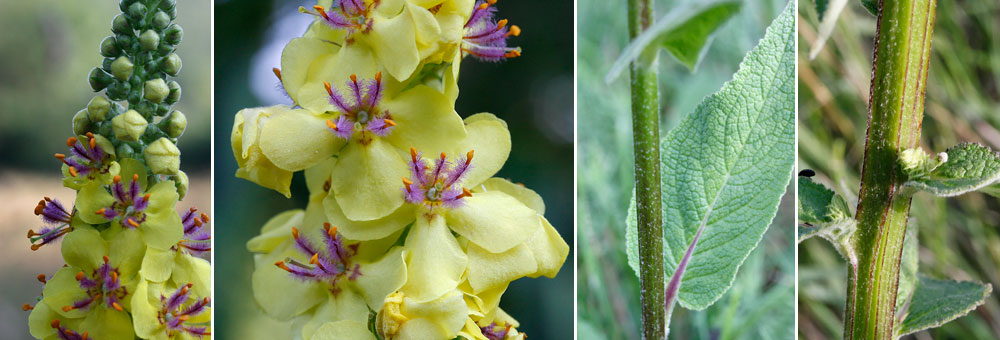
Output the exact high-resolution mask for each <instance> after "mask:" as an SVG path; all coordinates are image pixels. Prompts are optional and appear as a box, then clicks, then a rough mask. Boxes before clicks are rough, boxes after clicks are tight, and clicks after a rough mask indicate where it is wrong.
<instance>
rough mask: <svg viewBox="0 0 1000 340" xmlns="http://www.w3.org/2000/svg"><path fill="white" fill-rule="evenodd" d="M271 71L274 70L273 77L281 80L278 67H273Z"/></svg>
mask: <svg viewBox="0 0 1000 340" xmlns="http://www.w3.org/2000/svg"><path fill="white" fill-rule="evenodd" d="M271 71H272V72H274V76H275V77H278V80H281V69H278V68H277V67H275V68H272V69H271Z"/></svg>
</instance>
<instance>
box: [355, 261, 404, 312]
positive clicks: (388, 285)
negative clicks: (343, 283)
mask: <svg viewBox="0 0 1000 340" xmlns="http://www.w3.org/2000/svg"><path fill="white" fill-rule="evenodd" d="M405 259H406V252H405V251H403V248H402V247H395V248H393V249H392V250H391V251H389V253H388V254H385V257H383V258H381V259H379V260H378V261H376V262H373V263H362V264H361V276H359V277H358V278H357V280H356V281H355V282H357V285H358V287H360V288H361V289H360V291H361V292H362V294H363V295H364V296H365V300H366V301H367V303H368V305H369V306H381V305H382V302H383V301H385V297H386V296H387V295H389V294H391V293H392V292H395V291H396V290H398V289H399V288H400V287H402V286H403V284H404V283H406V262H405Z"/></svg>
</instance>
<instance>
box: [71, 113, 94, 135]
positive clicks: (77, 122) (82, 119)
mask: <svg viewBox="0 0 1000 340" xmlns="http://www.w3.org/2000/svg"><path fill="white" fill-rule="evenodd" d="M90 126H91V125H90V117H88V114H87V110H86V109H83V110H80V111H77V113H76V115H74V116H73V133H75V134H77V135H85V134H87V132H90Z"/></svg>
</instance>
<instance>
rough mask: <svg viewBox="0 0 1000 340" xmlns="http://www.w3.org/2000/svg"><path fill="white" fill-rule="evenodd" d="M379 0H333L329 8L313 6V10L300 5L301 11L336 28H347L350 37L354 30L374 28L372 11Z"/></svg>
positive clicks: (366, 30)
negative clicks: (368, 0)
mask: <svg viewBox="0 0 1000 340" xmlns="http://www.w3.org/2000/svg"><path fill="white" fill-rule="evenodd" d="M378 3H379V2H378V1H372V2H371V3H369V4H366V3H365V1H364V0H333V4H332V5H331V6H330V8H329V9H326V8H324V7H323V6H319V5H316V6H313V11H310V10H308V9H306V8H305V7H299V12H302V13H308V14H312V15H315V16H316V17H318V18H320V19H322V20H323V22H324V23H326V24H327V25H329V26H330V27H332V28H334V29H344V30H347V35H348V39H349V38H350V36H351V35H352V34H354V32H357V31H361V32H362V33H367V32H368V31H369V30H371V28H372V16H371V11H372V10H374V9H375V7H376V6H378Z"/></svg>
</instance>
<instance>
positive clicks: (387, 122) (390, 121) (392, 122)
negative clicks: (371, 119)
mask: <svg viewBox="0 0 1000 340" xmlns="http://www.w3.org/2000/svg"><path fill="white" fill-rule="evenodd" d="M384 121H385V126H396V122H395V121H393V120H392V119H385V120H384Z"/></svg>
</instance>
